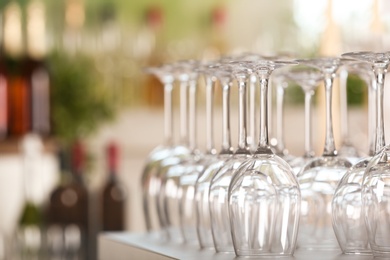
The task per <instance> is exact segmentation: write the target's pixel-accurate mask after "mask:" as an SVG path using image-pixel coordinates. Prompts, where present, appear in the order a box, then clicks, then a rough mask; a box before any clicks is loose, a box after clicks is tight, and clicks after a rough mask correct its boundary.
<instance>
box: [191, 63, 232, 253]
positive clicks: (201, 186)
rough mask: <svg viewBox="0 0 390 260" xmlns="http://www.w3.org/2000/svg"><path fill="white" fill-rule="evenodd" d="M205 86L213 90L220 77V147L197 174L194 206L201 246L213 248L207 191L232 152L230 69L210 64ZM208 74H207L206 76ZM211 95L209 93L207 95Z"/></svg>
mask: <svg viewBox="0 0 390 260" xmlns="http://www.w3.org/2000/svg"><path fill="white" fill-rule="evenodd" d="M205 75H206V78H207V79H208V80H207V83H206V88H207V90H206V91H208V92H211V93H212V92H213V89H214V86H213V82H212V79H213V78H214V76H215V79H217V78H220V82H221V83H222V96H223V97H222V115H223V116H222V149H221V151H220V152H219V154H218V155H217V156H216V158H215V161H214V162H213V163H211V164H210V165H209V166H207V167H206V168H205V169H204V171H203V172H202V173H201V174H200V175H199V178H198V179H197V181H196V184H195V207H196V216H197V217H196V219H197V225H196V226H197V233H198V240H199V245H200V247H201V248H214V242H213V237H212V233H211V220H210V205H209V191H210V182H211V179H212V178H213V177H214V175H215V173H216V172H217V171H218V170H219V169H220V168H221V167H222V165H223V164H224V163H225V161H226V160H228V159H229V158H230V157H231V155H232V154H233V147H232V145H231V136H230V88H231V83H232V81H231V77H232V75H231V71H230V69H228V68H227V67H225V68H224V67H220V66H211V67H209V68H208V70H207V71H206V74H205ZM207 75H208V76H207ZM208 96H209V97H211V95H210V94H209V95H208Z"/></svg>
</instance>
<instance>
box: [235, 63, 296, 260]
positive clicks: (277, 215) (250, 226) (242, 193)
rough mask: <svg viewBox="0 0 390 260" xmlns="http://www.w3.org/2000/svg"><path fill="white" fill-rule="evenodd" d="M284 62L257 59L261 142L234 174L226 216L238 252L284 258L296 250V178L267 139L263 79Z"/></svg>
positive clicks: (265, 89)
mask: <svg viewBox="0 0 390 260" xmlns="http://www.w3.org/2000/svg"><path fill="white" fill-rule="evenodd" d="M294 64H296V63H295V62H288V61H258V62H257V63H256V64H255V66H254V67H253V70H254V71H255V73H256V74H257V75H258V77H259V81H260V88H261V89H260V140H259V145H258V149H257V150H256V152H255V154H254V155H253V157H251V158H250V159H248V160H247V161H246V162H245V163H243V164H242V165H241V166H240V167H239V168H238V169H237V170H236V173H235V175H234V176H233V178H232V180H231V183H230V186H229V192H228V202H229V216H230V224H231V229H232V239H233V245H234V250H235V253H236V255H237V256H288V255H292V254H293V253H294V250H295V243H296V237H297V231H298V222H299V212H300V190H299V185H298V181H297V179H296V177H295V175H294V173H293V171H292V169H291V167H290V166H289V165H288V164H287V162H286V161H284V160H283V159H281V158H280V157H279V156H277V155H275V154H274V153H273V151H272V150H271V148H270V146H269V142H268V131H267V128H268V122H267V106H268V104H267V103H268V98H267V96H268V94H267V89H268V81H269V76H270V75H271V73H272V71H273V70H275V69H277V68H280V67H282V66H287V65H294Z"/></svg>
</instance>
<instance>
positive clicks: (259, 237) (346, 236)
mask: <svg viewBox="0 0 390 260" xmlns="http://www.w3.org/2000/svg"><path fill="white" fill-rule="evenodd" d="M389 59H390V54H389V53H373V52H355V53H346V54H343V55H342V56H341V57H327V58H312V59H300V60H292V59H291V58H289V57H264V56H261V55H257V54H242V55H239V56H234V57H224V58H222V59H220V60H218V61H214V62H210V63H201V62H199V61H180V62H176V63H174V64H165V65H162V66H161V67H157V68H150V69H148V72H149V73H152V74H154V75H156V76H157V77H158V78H159V79H160V80H161V82H162V83H163V85H164V90H165V100H164V102H165V112H164V113H165V137H166V142H165V144H164V145H161V146H159V147H157V148H156V149H155V150H154V151H152V152H151V153H150V155H149V157H148V159H147V163H146V165H145V168H144V171H143V174H142V189H143V206H144V213H145V219H146V223H147V228H148V230H149V231H152V230H160V231H161V232H159V234H161V235H163V236H164V238H165V239H169V240H171V241H173V242H186V243H194V242H196V241H197V242H198V244H199V246H200V248H215V250H216V251H217V252H235V253H236V255H238V256H258V255H292V254H293V253H294V250H295V249H296V247H297V246H298V247H299V248H303V249H312V250H321V249H327V250H329V249H337V248H341V250H342V251H343V253H347V254H366V253H367V254H368V253H371V252H373V253H374V255H389V254H390V232H387V231H389V230H390V202H389V201H388V200H389V199H390V189H389V188H388V186H389V185H390V178H389V177H387V176H390V175H389V174H388V172H389V169H390V167H389V166H390V163H389V162H388V161H387V153H388V149H387V147H385V141H384V124H383V89H384V77H385V73H386V71H387V67H388V65H389V63H390V60H389ZM297 64H299V66H292V65H297ZM286 66H288V68H287V69H286V68H284V69H280V70H278V71H276V72H275V73H274V75H273V80H274V81H275V82H277V86H279V87H278V91H283V88H284V87H283V84H282V82H286V81H294V82H296V83H297V84H299V85H300V86H301V87H302V89H303V90H304V92H305V121H306V123H305V153H304V155H303V156H301V157H295V158H294V157H292V156H290V155H288V153H287V152H286V150H285V149H284V145H283V142H280V140H279V145H278V146H277V147H271V146H270V145H269V141H268V119H267V116H268V112H267V107H268V83H269V80H270V76H271V74H272V72H273V71H274V70H276V69H279V68H281V67H286ZM340 68H342V69H340ZM339 69H340V70H339ZM338 71H340V72H339V73H338ZM347 72H353V73H357V74H358V75H360V76H361V77H362V78H363V79H365V80H366V82H367V84H368V85H369V88H368V89H369V117H370V119H369V129H370V130H369V134H368V135H369V138H370V140H372V141H371V142H370V147H369V152H368V154H369V157H366V158H358V155H357V154H356V153H352V154H345V155H346V156H340V155H338V154H337V151H336V149H335V143H334V136H333V126H332V109H331V104H332V86H333V80H334V78H335V77H337V76H338V75H339V76H340V77H341V78H342V79H343V80H344V81H345V80H346V75H347V74H346V73H347ZM199 75H203V77H204V79H205V81H206V121H207V122H206V125H207V130H206V131H207V134H206V136H207V151H206V153H201V152H199V150H198V149H197V146H196V133H195V129H196V91H197V82H198V77H199ZM217 80H218V81H219V82H220V84H221V86H222V96H223V98H222V110H223V120H222V122H223V128H222V139H223V140H222V148H221V150H220V152H219V153H218V154H216V149H215V147H214V139H213V95H214V86H215V82H216V81H217ZM322 80H323V81H324V86H325V98H326V125H325V127H326V139H325V146H324V152H323V154H322V156H320V157H314V153H313V152H312V149H311V143H310V140H311V131H310V114H311V112H310V106H311V104H310V103H311V96H312V95H313V93H314V90H315V88H316V86H317V85H318V84H319V82H320V81H322ZM176 81H177V82H179V84H180V93H181V94H180V102H181V105H180V109H181V112H180V113H181V124H180V128H181V139H182V142H181V144H178V145H175V144H173V141H172V140H173V138H172V125H173V124H172V91H173V85H174V82H176ZM233 81H236V82H237V86H238V91H239V142H238V147H237V149H236V150H234V149H233V148H232V146H231V141H230V138H231V137H230V116H229V110H230V107H229V96H230V88H231V86H232V85H233V84H232V83H233ZM248 83H249V86H250V93H249V98H250V106H249V108H250V110H249V112H250V116H249V118H250V122H251V127H250V131H251V133H254V131H255V130H254V129H255V126H254V122H255V121H256V118H255V107H256V106H255V102H256V98H255V88H256V87H259V88H260V138H259V141H258V146H257V147H256V148H255V149H251V148H250V145H248V143H247V139H248V138H247V131H246V107H247V106H246V99H247V93H246V88H247V84H248ZM188 92H189V95H188ZM188 97H189V113H188V111H187V101H188V100H187V98H188ZM278 102H283V101H282V100H280V99H279V101H278ZM187 113H188V114H189V117H188V118H189V124H188V122H187ZM279 123H280V122H279ZM344 123H345V124H346V122H344ZM187 129H188V132H189V134H188V138H187ZM346 147H348V145H346ZM345 150H346V151H352V150H351V149H345ZM359 159H361V160H359ZM353 164H354V165H353ZM298 226H299V229H298ZM382 226H383V227H384V228H381V227H382Z"/></svg>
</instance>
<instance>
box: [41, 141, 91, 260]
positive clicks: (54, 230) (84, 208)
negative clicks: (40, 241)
mask: <svg viewBox="0 0 390 260" xmlns="http://www.w3.org/2000/svg"><path fill="white" fill-rule="evenodd" d="M58 157H59V162H60V168H61V183H60V184H59V186H58V187H57V188H56V189H55V190H54V191H53V192H52V193H51V195H50V201H49V205H48V209H47V244H48V245H47V247H48V250H49V254H50V256H51V258H60V259H88V230H89V228H88V205H89V203H88V190H87V188H86V186H85V184H84V180H83V176H82V174H83V171H84V164H85V154H84V148H83V146H82V144H81V143H80V142H76V143H75V144H74V146H73V147H72V150H71V156H70V158H69V154H67V153H65V152H64V151H61V152H60V153H59V155H58ZM69 159H70V160H69ZM69 161H71V167H69Z"/></svg>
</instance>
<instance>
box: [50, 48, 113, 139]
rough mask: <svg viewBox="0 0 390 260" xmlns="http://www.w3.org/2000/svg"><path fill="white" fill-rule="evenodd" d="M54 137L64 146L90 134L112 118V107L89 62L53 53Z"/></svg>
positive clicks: (52, 97)
mask: <svg viewBox="0 0 390 260" xmlns="http://www.w3.org/2000/svg"><path fill="white" fill-rule="evenodd" d="M48 67H49V68H50V73H51V77H52V84H51V104H52V123H53V134H54V135H55V136H56V137H58V139H59V140H61V141H62V142H65V143H71V142H73V141H74V140H76V139H77V138H80V137H85V136H87V135H89V134H92V133H93V132H94V131H96V130H97V129H98V126H99V125H101V124H102V123H104V122H106V121H107V120H110V119H112V118H113V117H114V114H115V106H114V104H113V101H112V100H110V99H109V95H108V93H109V92H108V89H107V88H106V87H104V86H103V85H102V84H100V83H99V82H101V81H100V80H99V74H98V73H97V72H96V71H95V69H94V64H93V62H92V60H90V59H89V58H86V57H84V56H82V55H77V56H72V55H68V54H64V53H60V52H54V53H52V54H51V55H50V57H49V66H48Z"/></svg>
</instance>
